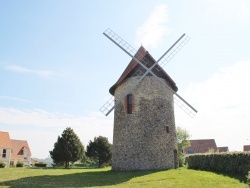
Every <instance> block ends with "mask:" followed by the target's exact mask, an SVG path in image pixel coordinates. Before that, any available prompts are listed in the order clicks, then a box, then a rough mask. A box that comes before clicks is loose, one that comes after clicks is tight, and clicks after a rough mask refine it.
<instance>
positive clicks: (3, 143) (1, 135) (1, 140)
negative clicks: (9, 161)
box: [0, 131, 12, 148]
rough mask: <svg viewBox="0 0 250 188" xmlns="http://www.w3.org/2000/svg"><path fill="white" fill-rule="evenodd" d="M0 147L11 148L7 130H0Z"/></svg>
mask: <svg viewBox="0 0 250 188" xmlns="http://www.w3.org/2000/svg"><path fill="white" fill-rule="evenodd" d="M0 147H3V148H12V144H11V141H10V136H9V133H8V132H2V131H0Z"/></svg>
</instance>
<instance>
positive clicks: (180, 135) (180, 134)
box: [176, 127, 190, 166]
mask: <svg viewBox="0 0 250 188" xmlns="http://www.w3.org/2000/svg"><path fill="white" fill-rule="evenodd" d="M176 134H177V145H178V160H179V166H183V165H184V162H185V158H184V155H183V150H184V149H185V148H186V147H188V146H190V142H189V138H190V134H189V133H188V131H187V130H186V129H183V128H181V127H177V129H176Z"/></svg>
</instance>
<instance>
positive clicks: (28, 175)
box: [0, 168, 246, 188]
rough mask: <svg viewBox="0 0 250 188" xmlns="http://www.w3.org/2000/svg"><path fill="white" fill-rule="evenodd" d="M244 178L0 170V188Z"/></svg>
mask: <svg viewBox="0 0 250 188" xmlns="http://www.w3.org/2000/svg"><path fill="white" fill-rule="evenodd" d="M243 180H244V177H243V179H242V177H232V176H231V177H229V176H224V175H220V174H215V173H212V172H205V171H195V170H188V169H185V168H180V169H176V170H166V171H135V172H113V171H111V170H110V168H104V169H32V168H30V169H29V168H9V169H0V187H25V188H26V187H58V188H59V187H99V186H101V187H126V188H127V187H175V188H179V187H185V188H186V187H192V188H194V187H198V188H200V187H202V188H203V187H205V188H206V187H213V188H214V187H230V188H233V187H240V188H243V187H246V185H245V184H244V183H241V182H242V181H243Z"/></svg>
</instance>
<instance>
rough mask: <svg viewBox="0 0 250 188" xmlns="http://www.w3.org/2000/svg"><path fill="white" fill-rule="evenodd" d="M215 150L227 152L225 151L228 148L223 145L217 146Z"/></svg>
mask: <svg viewBox="0 0 250 188" xmlns="http://www.w3.org/2000/svg"><path fill="white" fill-rule="evenodd" d="M217 150H218V152H227V151H229V149H228V147H227V146H224V147H217Z"/></svg>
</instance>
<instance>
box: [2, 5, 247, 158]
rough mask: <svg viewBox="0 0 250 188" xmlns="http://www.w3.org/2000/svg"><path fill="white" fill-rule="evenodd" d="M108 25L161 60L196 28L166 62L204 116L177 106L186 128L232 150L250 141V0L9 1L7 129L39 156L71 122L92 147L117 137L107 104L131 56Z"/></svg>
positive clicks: (5, 21) (5, 11)
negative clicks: (108, 33)
mask: <svg viewBox="0 0 250 188" xmlns="http://www.w3.org/2000/svg"><path fill="white" fill-rule="evenodd" d="M107 28H111V29H112V30H113V31H114V32H116V33H117V34H118V35H120V36H121V37H122V38H123V39H124V40H126V41H127V42H128V43H129V44H131V45H132V46H133V47H134V48H135V49H137V48H139V47H140V45H141V44H142V45H143V46H144V47H145V48H146V49H147V50H148V51H149V52H150V54H151V55H152V56H153V57H155V59H158V58H159V57H160V56H161V55H162V54H163V53H164V52H165V51H166V50H167V49H168V48H169V47H170V46H171V45H172V43H174V42H175V41H176V40H177V39H178V38H179V37H180V36H181V35H182V34H183V33H186V34H187V35H189V36H190V37H191V40H190V41H189V42H188V43H187V45H186V46H184V47H183V49H181V51H180V52H179V53H178V54H177V55H176V56H175V57H174V58H173V59H172V60H171V62H169V63H168V64H167V65H166V66H165V67H164V69H165V71H166V72H167V73H168V74H169V75H170V76H171V77H172V79H173V80H174V81H175V82H176V84H177V86H178V88H179V91H178V93H179V94H180V95H181V96H182V97H183V98H185V99H186V100H187V101H188V102H189V103H190V104H192V105H193V106H194V107H195V108H196V109H197V110H198V114H197V115H196V117H195V118H190V117H189V116H187V115H186V114H185V113H184V112H182V111H181V110H180V109H179V108H178V107H176V108H175V111H176V125H177V126H181V127H183V128H186V129H187V130H188V131H189V132H190V134H191V135H192V139H200V138H214V139H216V143H217V146H229V149H230V150H242V147H243V145H244V144H250V141H249V140H248V139H249V138H250V126H249V125H250V116H249V111H250V107H249V106H250V99H249V96H250V84H249V81H250V75H249V72H250V53H249V49H250V47H249V45H250V37H249V33H250V2H249V1H247V0H239V1H233V0H227V1H226V0H220V1H218V0H204V1H198V0H192V1H180V0H178V1H166V0H165V1H160V0H156V1H142V0H141V1H140V0H138V1H123V0H121V1H91V2H87V1H77V0H73V1H69V0H64V1H62V0H60V1H55V0H51V1H31V0H30V1H28V0H23V1H17V0H16V1H15V0H14V1H0V75H1V77H0V85H1V87H0V130H1V131H8V132H9V133H10V137H11V138H14V139H26V140H28V142H29V145H30V148H31V150H32V156H33V157H39V158H45V157H47V156H48V155H49V152H48V151H49V150H52V149H53V144H54V142H55V141H56V139H57V136H58V135H60V134H61V133H62V131H63V130H64V129H65V128H66V127H68V126H69V127H72V128H73V129H74V130H75V132H76V133H77V134H78V136H79V137H80V139H81V140H82V142H83V143H84V145H85V146H86V145H87V143H88V141H89V140H92V139H93V138H94V137H95V136H98V135H102V136H106V137H108V138H109V140H110V141H111V142H112V130H113V114H111V115H110V116H108V117H105V116H104V115H103V114H101V113H100V111H99V108H100V107H101V106H102V105H103V104H104V103H105V101H106V100H107V99H109V97H110V94H109V93H108V90H109V88H110V87H111V86H112V85H113V84H114V83H115V82H116V80H117V79H118V78H119V76H120V75H121V73H122V72H123V70H124V69H125V67H126V66H127V64H128V63H129V61H130V58H129V57H128V55H126V54H125V53H124V52H123V51H121V50H120V49H119V48H118V47H116V46H115V45H114V44H113V43H111V42H110V41H109V40H108V39H107V38H106V37H105V36H104V35H103V34H102V33H103V32H104V31H105V30H106V29H107Z"/></svg>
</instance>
